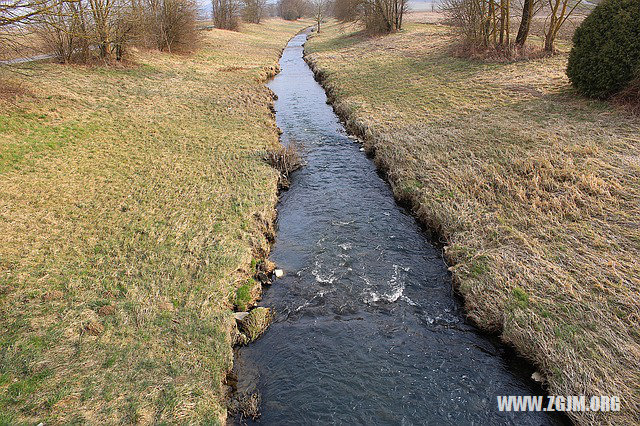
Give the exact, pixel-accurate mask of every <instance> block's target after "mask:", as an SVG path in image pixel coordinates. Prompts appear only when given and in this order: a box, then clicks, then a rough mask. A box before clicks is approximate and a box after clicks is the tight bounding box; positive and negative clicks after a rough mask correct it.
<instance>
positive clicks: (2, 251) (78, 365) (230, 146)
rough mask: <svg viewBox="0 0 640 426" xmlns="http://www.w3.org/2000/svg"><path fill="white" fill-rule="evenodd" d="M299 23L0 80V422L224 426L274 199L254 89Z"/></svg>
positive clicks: (2, 73) (266, 121) (262, 101)
mask: <svg viewBox="0 0 640 426" xmlns="http://www.w3.org/2000/svg"><path fill="white" fill-rule="evenodd" d="M304 26H305V23H303V22H285V21H283V20H279V19H271V20H268V21H266V22H265V23H263V24H260V25H253V24H246V25H244V26H243V27H242V31H241V32H230V31H222V30H211V31H203V32H202V33H201V40H200V46H199V48H198V49H197V50H196V51H195V52H194V53H191V54H185V55H176V54H166V53H160V52H157V51H144V50H134V51H132V52H131V53H130V55H129V57H128V59H127V61H125V63H123V64H119V65H104V64H102V65H101V64H93V65H57V64H53V63H35V64H29V65H26V66H21V68H20V70H18V71H15V70H13V71H11V70H7V69H2V70H0V79H1V80H2V91H0V108H1V112H0V240H1V243H0V424H23V423H24V424H37V423H39V422H44V423H45V424H51V423H58V424H71V423H91V424H103V423H113V424H121V423H144V424H149V423H158V422H159V423H162V422H170V423H197V424H219V423H223V422H224V421H225V417H226V405H225V404H226V402H225V386H224V385H223V383H224V380H225V376H226V374H227V372H228V371H229V369H230V368H231V366H232V362H233V355H232V344H233V341H232V331H233V328H234V327H235V321H234V319H233V311H232V310H233V305H234V303H235V299H236V289H237V288H238V287H241V286H243V285H245V284H246V283H247V280H248V279H250V276H252V275H253V273H254V272H255V267H256V263H257V262H258V261H259V260H260V259H262V258H264V256H265V255H266V254H267V253H268V250H269V241H268V237H270V236H271V235H272V233H273V229H272V222H273V219H274V216H275V203H276V202H277V184H278V178H279V176H278V173H277V172H276V171H275V170H274V169H273V168H272V167H270V166H269V165H268V164H267V163H266V162H265V160H264V153H265V151H266V150H268V149H270V148H273V147H275V146H277V144H278V132H277V128H276V125H275V120H274V116H273V113H272V111H271V106H272V102H273V99H272V95H271V94H270V92H269V91H268V89H267V88H266V87H265V86H264V83H265V81H266V80H267V79H268V78H269V77H271V76H273V75H274V73H276V72H277V60H278V57H279V54H280V52H281V49H282V48H284V46H285V45H286V42H287V40H288V39H289V38H290V37H292V36H293V35H294V34H295V33H296V32H297V31H299V30H300V29H302V28H303V27H304Z"/></svg>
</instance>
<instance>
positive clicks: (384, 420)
mask: <svg viewBox="0 0 640 426" xmlns="http://www.w3.org/2000/svg"><path fill="white" fill-rule="evenodd" d="M306 37H307V36H306V34H300V35H298V36H296V37H294V38H293V39H292V40H291V41H290V42H289V44H288V46H287V48H286V49H285V51H284V53H283V55H282V58H281V60H280V65H281V72H280V74H279V75H278V76H276V77H275V79H274V80H273V81H272V82H271V83H270V84H269V87H270V88H271V89H272V90H273V91H274V92H275V93H276V94H277V95H278V100H277V101H276V103H275V108H276V111H277V114H276V119H277V123H278V126H279V127H280V129H282V131H283V134H282V142H283V144H285V145H286V144H288V143H291V142H292V141H295V142H299V143H301V144H303V145H304V157H305V160H306V162H307V164H306V166H305V167H304V168H302V169H301V170H299V171H298V172H296V173H295V174H294V175H293V176H292V185H291V188H290V189H289V190H288V191H286V192H284V193H283V194H282V198H281V202H280V204H279V208H278V235H277V238H276V242H275V245H274V247H273V251H272V253H271V259H272V260H273V261H274V262H276V263H277V265H278V267H279V268H282V269H284V271H285V276H284V277H283V278H281V279H279V280H277V281H276V282H275V283H274V284H273V285H272V286H271V288H269V289H268V290H267V291H266V292H265V294H264V298H263V301H262V302H261V305H263V306H269V307H272V308H273V309H274V310H275V311H276V313H277V317H276V320H275V322H274V324H273V325H272V326H271V328H270V329H269V330H268V331H267V332H266V334H265V335H264V336H263V337H261V338H260V339H259V340H258V341H257V342H255V343H252V344H251V345H249V346H247V347H243V348H242V349H240V350H239V353H238V355H237V359H236V371H237V372H238V375H239V378H240V382H239V385H238V389H239V391H246V390H248V389H251V388H256V389H257V390H258V391H259V392H260V394H261V398H262V404H261V407H260V411H261V414H262V415H261V417H260V419H259V420H258V422H259V423H263V424H278V425H283V424H325V423H339V424H344V423H348V424H437V425H445V424H451V425H453V424H455V425H460V424H466V425H471V424H478V425H480V424H519V425H543V424H559V423H562V422H564V419H563V418H555V417H551V416H549V415H548V413H542V412H541V413H500V412H498V408H497V404H496V395H539V394H541V390H540V389H539V388H537V386H536V385H535V384H534V383H533V382H532V381H531V380H530V379H529V375H530V374H531V371H530V370H528V369H527V368H526V367H525V366H524V365H522V362H521V361H518V360H517V359H513V358H514V357H513V356H511V355H505V354H508V351H506V349H505V348H504V347H503V346H502V345H500V344H499V343H498V342H497V341H495V339H491V338H488V337H486V336H483V335H481V334H480V333H478V331H477V330H476V329H475V328H474V327H472V326H471V325H469V324H467V323H466V322H465V320H464V316H463V313H462V312H461V308H460V306H459V305H458V303H457V301H456V300H455V297H454V294H453V292H452V288H451V277H450V275H449V273H448V271H447V268H446V265H445V262H444V260H443V259H442V257H441V254H440V251H439V250H438V249H437V248H435V247H434V246H433V245H432V244H431V243H430V242H429V239H428V238H427V237H426V235H425V234H424V233H423V231H422V230H421V228H420V227H419V225H418V224H417V223H416V221H415V220H414V218H413V217H412V216H410V215H409V214H408V213H407V212H406V211H405V210H404V209H403V208H401V207H399V206H398V205H397V204H396V202H395V201H394V198H393V195H392V192H391V189H390V188H389V186H388V185H387V184H386V183H385V182H384V181H383V180H382V178H381V177H380V176H379V175H378V173H377V172H376V169H375V166H374V165H373V163H372V162H371V161H370V160H369V159H368V158H367V157H366V156H365V154H364V153H363V152H361V151H360V147H359V145H358V144H356V143H354V142H353V140H351V139H349V138H348V137H347V135H346V133H345V130H344V128H343V126H342V125H341V123H340V122H339V120H338V118H337V116H336V115H335V114H334V112H333V110H332V108H331V107H330V106H329V105H327V103H326V100H327V98H326V96H325V92H324V90H323V89H322V87H321V86H320V85H319V84H318V83H317V82H316V81H315V80H314V77H313V74H312V72H311V70H310V69H309V67H308V66H307V64H306V63H305V62H304V60H303V45H304V43H305V41H306Z"/></svg>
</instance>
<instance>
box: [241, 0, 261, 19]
mask: <svg viewBox="0 0 640 426" xmlns="http://www.w3.org/2000/svg"><path fill="white" fill-rule="evenodd" d="M242 2H243V6H244V7H243V9H242V18H243V19H244V20H245V21H246V22H251V23H253V24H259V23H260V21H261V20H262V17H263V15H264V13H265V7H266V4H267V2H266V0H242Z"/></svg>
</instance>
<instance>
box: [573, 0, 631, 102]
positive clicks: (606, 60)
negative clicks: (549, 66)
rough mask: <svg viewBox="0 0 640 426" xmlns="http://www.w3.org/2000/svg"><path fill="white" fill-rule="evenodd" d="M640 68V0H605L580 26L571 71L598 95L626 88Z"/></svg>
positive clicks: (576, 81)
mask: <svg viewBox="0 0 640 426" xmlns="http://www.w3.org/2000/svg"><path fill="white" fill-rule="evenodd" d="M639 70H640V0H604V1H603V2H602V3H600V4H599V5H598V6H597V7H596V8H595V9H594V11H593V12H592V13H591V14H590V15H589V16H588V17H587V18H586V19H585V20H584V21H583V22H582V24H581V25H580V26H579V27H578V28H577V29H576V32H575V34H574V36H573V48H572V49H571V54H570V55H569V64H568V67H567V75H568V76H569V80H571V83H572V84H573V85H574V87H575V88H576V89H578V91H580V92H581V93H584V94H585V95H587V96H591V97H596V98H606V97H609V96H611V95H613V94H615V93H617V92H619V91H620V90H622V89H624V88H625V87H626V86H627V85H628V84H629V83H630V82H631V81H632V80H633V78H634V77H637V76H638V72H639Z"/></svg>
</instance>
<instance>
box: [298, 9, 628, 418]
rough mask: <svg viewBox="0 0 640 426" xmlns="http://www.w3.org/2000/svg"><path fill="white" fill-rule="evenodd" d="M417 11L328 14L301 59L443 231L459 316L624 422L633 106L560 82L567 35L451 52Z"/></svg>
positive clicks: (557, 386) (442, 31)
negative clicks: (612, 401) (488, 54)
mask: <svg viewBox="0 0 640 426" xmlns="http://www.w3.org/2000/svg"><path fill="white" fill-rule="evenodd" d="M427 18H428V17H427ZM425 19H426V18H425V17H424V16H423V17H422V18H421V19H418V21H420V20H422V22H423V23H420V22H415V21H416V20H413V22H411V21H412V20H411V19H408V20H407V21H409V23H408V24H407V25H406V29H404V30H403V31H402V32H400V33H397V34H393V35H389V36H384V37H367V36H365V35H363V34H362V33H360V32H358V31H357V30H358V28H357V27H354V26H342V25H338V24H335V23H333V24H330V25H327V26H326V28H325V30H324V32H323V33H321V34H319V35H317V36H315V37H314V38H312V39H311V41H310V42H309V43H308V45H307V59H308V60H309V62H310V63H312V66H313V67H314V69H315V71H316V74H317V76H318V78H319V79H320V80H321V81H322V82H323V84H324V86H325V88H327V90H328V92H329V94H330V98H331V100H332V102H333V104H334V108H335V109H336V111H337V112H338V114H339V115H340V116H341V117H342V118H343V119H345V121H346V122H347V126H348V128H349V129H350V130H351V131H352V132H354V133H356V134H358V135H359V136H361V137H362V138H363V139H364V145H365V148H366V150H367V151H368V152H369V153H370V154H371V155H373V156H374V158H375V161H376V163H377V164H378V166H379V167H380V168H381V169H382V170H384V171H385V172H386V174H387V177H388V179H389V181H390V183H391V185H392V187H393V190H394V193H395V195H396V197H397V198H398V199H399V200H401V201H403V202H406V203H408V204H410V205H411V206H412V207H413V211H414V212H415V214H416V215H417V217H418V218H419V219H420V220H421V221H422V222H423V223H424V224H425V225H426V226H427V227H428V228H429V229H432V230H434V231H435V233H436V234H437V236H438V237H439V238H441V241H442V242H443V243H444V244H445V255H446V258H447V260H448V262H449V263H450V265H451V270H452V274H453V278H454V283H455V284H456V286H457V288H458V289H459V291H460V292H461V294H462V295H463V296H464V299H465V306H466V309H467V312H468V316H469V318H470V319H472V320H473V321H475V322H476V323H477V324H478V325H479V326H480V327H482V328H483V329H485V330H489V331H496V332H499V333H501V336H502V338H503V340H504V341H506V342H509V343H510V344H512V345H513V346H515V347H516V348H517V349H518V351H519V352H520V353H521V354H523V355H524V356H526V357H528V358H529V359H531V360H532V361H533V362H534V363H535V364H536V366H537V368H538V369H539V370H540V372H541V373H542V375H543V377H544V379H545V382H546V385H547V387H548V391H549V393H550V394H558V395H589V396H590V395H618V396H620V397H621V398H622V410H621V412H620V413H615V414H611V413H607V414H595V413H570V416H571V417H572V418H573V419H574V420H577V421H578V422H579V423H584V424H601V423H616V424H637V423H638V422H640V262H639V261H638V259H640V156H639V155H638V152H639V150H640V118H638V117H637V116H635V117H634V116H632V115H630V114H628V113H626V112H625V111H622V110H619V109H616V108H615V107H613V106H611V105H609V104H607V103H603V102H596V101H589V100H586V99H583V98H581V97H579V96H578V95H577V94H576V93H574V92H573V91H572V89H571V88H570V85H569V83H568V81H567V78H566V76H565V73H564V70H565V67H566V60H567V55H566V51H567V48H568V41H567V40H564V41H562V42H561V43H560V45H559V47H560V49H561V51H563V52H564V53H561V54H558V55H556V56H553V57H546V58H542V59H536V60H531V61H522V62H514V63H488V62H482V61H476V60H468V59H463V58H460V57H457V56H456V55H454V54H453V51H454V50H455V49H454V46H455V38H454V36H453V33H452V30H451V28H449V27H447V26H444V25H436V24H428V23H424V21H425ZM427 22H428V20H427ZM533 41H534V42H536V40H535V38H534V39H533Z"/></svg>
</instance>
